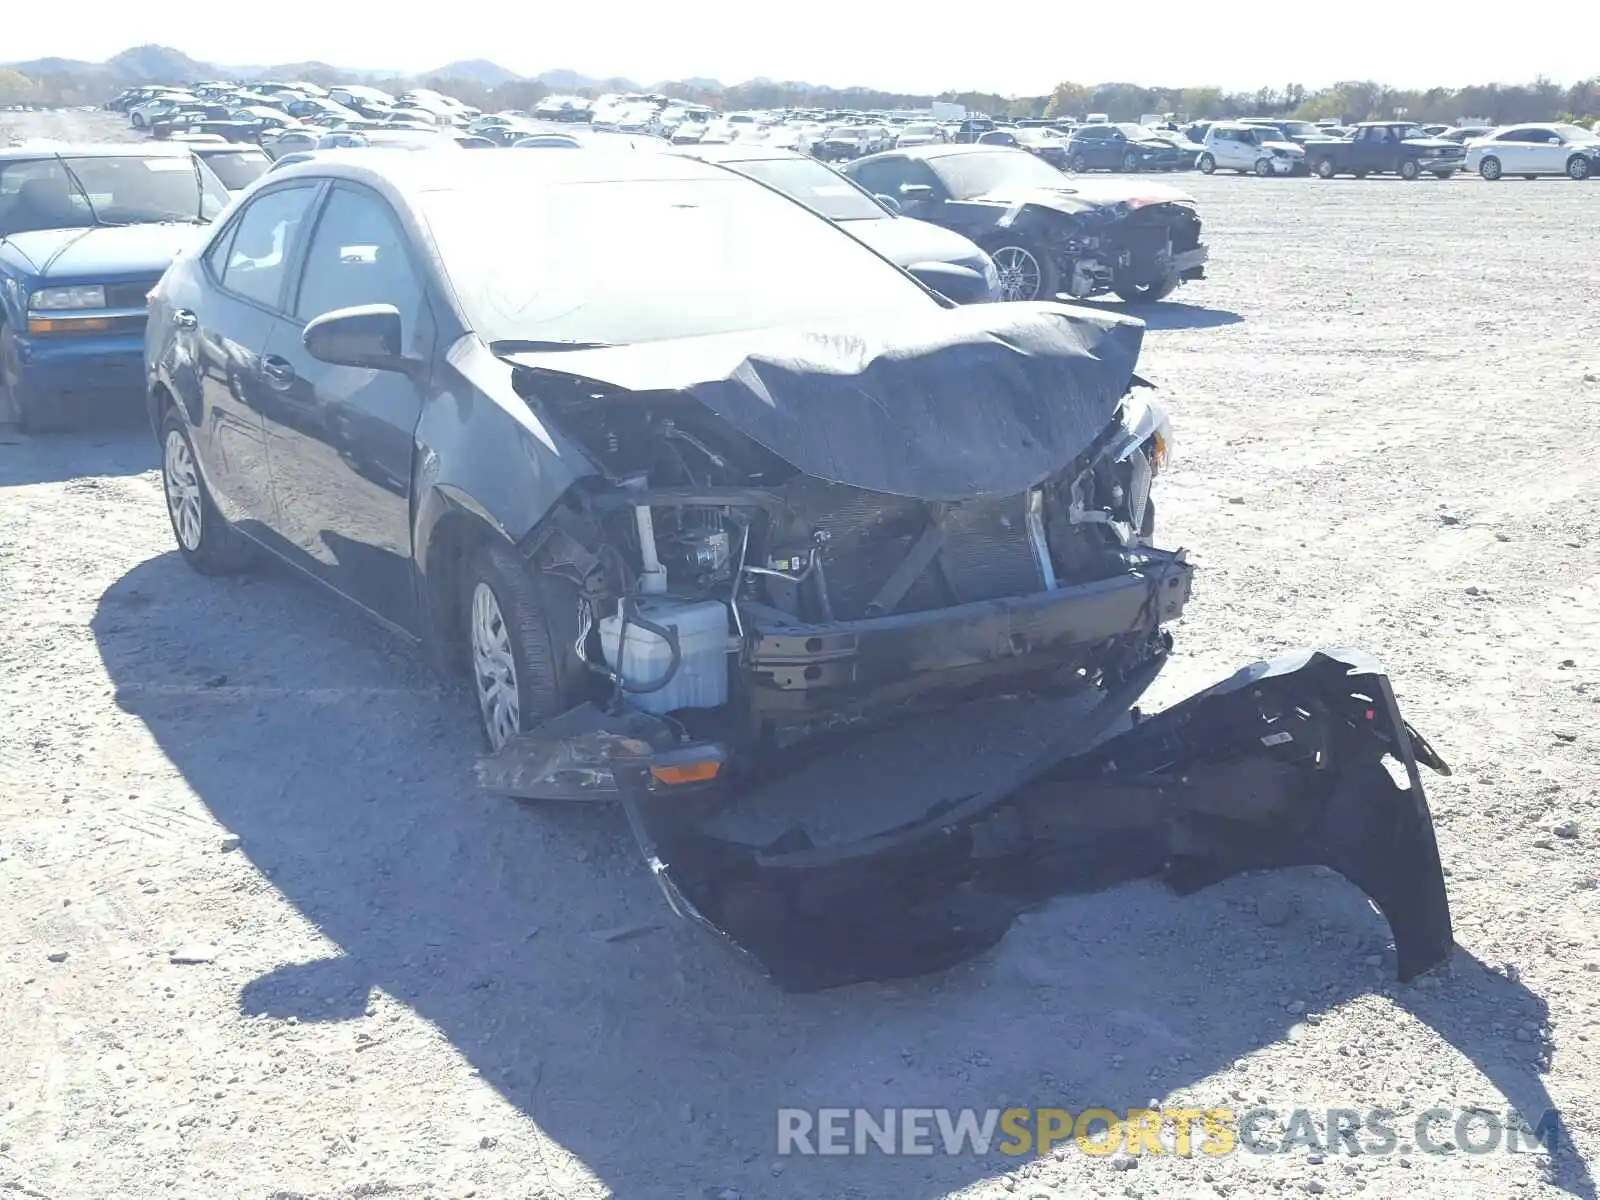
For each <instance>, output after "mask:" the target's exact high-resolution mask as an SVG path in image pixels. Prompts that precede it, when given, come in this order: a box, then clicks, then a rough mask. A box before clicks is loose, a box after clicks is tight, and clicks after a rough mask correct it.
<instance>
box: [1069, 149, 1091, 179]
mask: <svg viewBox="0 0 1600 1200" xmlns="http://www.w3.org/2000/svg"><path fill="white" fill-rule="evenodd" d="M1067 166H1069V167H1071V168H1072V170H1074V171H1076V172H1077V173H1078V174H1080V175H1082V174H1083V173H1084V172H1085V171H1087V170H1088V169H1089V160H1088V159H1087V158H1085V157H1084V156H1083V155H1081V154H1074V155H1073V156H1072V159H1071V161H1070V162H1068V163H1067Z"/></svg>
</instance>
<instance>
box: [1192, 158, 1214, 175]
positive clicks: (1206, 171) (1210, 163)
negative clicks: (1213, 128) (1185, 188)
mask: <svg viewBox="0 0 1600 1200" xmlns="http://www.w3.org/2000/svg"><path fill="white" fill-rule="evenodd" d="M1194 165H1195V166H1197V167H1199V168H1200V174H1202V175H1210V174H1211V173H1212V172H1213V171H1215V170H1216V169H1217V160H1216V159H1214V158H1212V157H1211V155H1209V154H1202V155H1201V156H1200V157H1199V158H1198V159H1196V160H1195V164H1194Z"/></svg>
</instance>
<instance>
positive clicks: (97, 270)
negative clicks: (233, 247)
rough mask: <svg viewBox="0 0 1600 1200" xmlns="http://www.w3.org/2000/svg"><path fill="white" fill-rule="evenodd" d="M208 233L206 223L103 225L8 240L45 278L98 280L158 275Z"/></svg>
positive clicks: (14, 236)
mask: <svg viewBox="0 0 1600 1200" xmlns="http://www.w3.org/2000/svg"><path fill="white" fill-rule="evenodd" d="M205 233H206V227H205V226H202V225H177V224H172V225H100V226H93V227H91V228H88V229H37V230H32V231H30V232H28V233H14V234H12V235H11V236H10V237H9V238H7V239H6V245H7V246H9V247H11V248H12V249H13V250H16V251H18V252H20V253H21V254H22V255H23V256H24V257H25V258H26V259H27V260H28V262H29V263H31V264H32V266H31V268H30V269H31V270H32V271H33V272H35V273H36V274H37V275H38V276H39V278H41V279H84V280H89V281H93V280H97V279H100V278H101V277H106V278H110V277H112V276H119V275H159V274H161V273H162V272H163V271H165V270H166V269H167V266H168V265H169V264H170V263H171V262H172V260H173V259H174V258H176V257H177V256H178V254H179V253H181V252H182V251H184V250H186V249H188V248H189V247H190V246H192V245H194V243H195V242H196V241H198V240H199V239H200V238H202V237H204V236H205Z"/></svg>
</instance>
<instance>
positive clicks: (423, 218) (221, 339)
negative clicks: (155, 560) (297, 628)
mask: <svg viewBox="0 0 1600 1200" xmlns="http://www.w3.org/2000/svg"><path fill="white" fill-rule="evenodd" d="M471 157H472V158H473V159H474V161H471V162H468V161H465V160H461V159H459V158H458V156H451V167H450V170H449V171H448V172H445V171H441V170H439V169H438V165H437V163H435V162H434V161H433V160H434V158H435V156H434V155H433V154H432V153H423V154H407V153H398V152H396V153H390V152H385V151H362V152H330V153H329V154H327V155H319V156H318V158H317V159H315V160H313V161H309V162H306V163H302V164H297V165H294V166H291V167H288V168H286V169H284V170H283V171H281V172H275V173H274V174H273V176H272V178H271V180H270V182H268V183H267V184H265V185H263V186H261V187H259V188H258V189H257V190H255V191H254V192H253V193H251V194H250V195H249V196H248V197H247V198H246V199H245V201H244V202H243V203H242V204H240V205H239V206H238V207H237V208H236V209H235V211H234V212H233V213H232V215H231V218H230V219H229V220H228V221H227V222H226V224H225V225H224V226H223V227H222V228H221V229H219V230H217V231H216V233H215V234H213V235H212V236H211V238H210V239H209V241H208V243H207V244H206V245H205V247H204V248H203V249H201V250H200V251H199V252H198V253H195V254H193V255H191V256H188V257H186V258H184V259H182V260H181V261H180V262H178V263H177V264H176V265H175V266H174V267H173V269H172V270H171V271H169V272H168V274H167V275H166V276H165V278H164V279H163V280H162V282H161V284H160V285H159V287H158V288H157V289H156V291H155V292H154V293H153V299H152V307H151V313H150V322H149V333H148V340H147V347H146V364H147V371H148V383H149V403H150V416H151V420H152V423H153V425H154V426H155V428H156V430H157V432H158V436H159V438H160V442H161V451H162V456H163V475H164V479H165V486H166V493H167V499H168V502H169V507H170V510H171V518H172V525H173V529H174V532H175V533H176V535H177V540H178V547H179V549H180V551H181V552H182V554H183V557H184V558H185V559H187V560H188V561H189V563H190V564H191V565H192V566H194V567H196V568H197V569H199V570H201V571H204V572H213V571H223V570H229V569H232V568H235V567H237V566H239V565H241V564H242V563H243V562H244V561H245V560H246V559H247V558H248V556H249V552H251V551H253V550H258V549H259V550H266V551H269V552H271V553H273V554H275V555H277V556H279V557H281V558H284V559H286V560H288V561H289V562H290V563H292V564H294V565H296V566H298V567H300V568H301V569H302V570H304V571H305V572H306V573H308V574H310V575H311V576H313V577H314V578H316V579H319V580H321V581H322V582H323V583H325V584H327V585H329V586H330V587H332V588H333V589H334V590H335V591H337V592H339V593H341V594H342V595H344V596H345V597H346V598H347V599H349V600H351V601H352V602H354V603H355V604H357V605H359V606H360V607H362V608H364V609H366V610H367V611H368V612H369V613H371V614H372V615H373V616H375V617H377V618H378V619H380V620H382V621H383V622H385V623H386V624H388V625H389V626H391V627H392V628H394V629H396V630H399V631H400V632H402V633H403V634H405V635H406V636H408V637H409V638H411V639H413V640H415V641H417V642H419V643H421V644H423V645H424V646H426V647H427V648H429V649H430V650H432V651H433V652H434V655H435V657H436V659H437V660H438V661H439V662H441V663H442V664H445V665H448V666H451V667H454V668H458V669H462V670H464V671H465V672H466V673H468V674H469V675H470V677H471V678H472V679H473V681H474V682H475V686H476V694H477V698H478V702H479V706H480V709H481V715H482V718H483V725H484V734H485V737H486V739H487V741H488V743H489V745H490V747H492V748H500V747H502V746H504V745H506V744H507V742H509V741H510V740H512V739H514V738H516V737H517V736H518V735H520V734H524V733H526V732H528V731H529V730H533V729H535V728H536V727H540V726H541V723H542V722H549V721H550V720H551V719H553V718H560V717H562V716H563V715H564V714H571V713H573V712H574V711H575V710H580V709H584V706H586V705H590V706H592V705H600V706H601V707H602V708H604V707H605V706H606V704H607V703H608V702H611V701H615V702H616V704H615V705H613V706H612V709H611V710H610V711H614V712H624V713H625V714H627V716H628V719H629V720H630V721H634V722H636V721H637V719H638V718H641V717H644V716H652V717H655V718H658V719H659V718H665V717H666V716H667V715H668V714H672V719H671V720H670V722H668V721H666V720H662V721H661V724H660V727H659V729H657V730H656V732H657V733H659V734H660V735H661V736H662V738H663V739H664V741H663V743H662V747H661V748H662V749H663V751H664V752H665V751H674V752H675V751H678V750H681V749H684V748H685V747H688V746H691V745H692V746H697V747H701V748H704V749H706V752H707V753H714V754H715V755H717V756H719V757H718V759H717V761H718V762H719V763H720V762H721V761H723V759H722V758H721V757H720V756H724V755H725V757H726V761H727V763H728V776H732V775H735V774H737V773H738V771H739V770H740V769H742V768H743V767H745V766H747V765H749V764H750V763H752V762H754V761H755V760H756V759H757V758H758V757H759V754H760V748H761V747H763V746H771V745H776V744H780V743H781V744H792V743H794V742H795V741H797V740H803V739H805V738H806V737H808V736H809V735H810V734H812V733H814V732H817V731H820V730H823V729H826V728H828V727H830V726H832V725H834V724H837V723H838V722H839V721H841V720H844V719H846V718H848V719H850V720H860V721H870V720H871V719H872V718H873V717H874V716H877V715H882V714H884V713H887V712H889V711H891V710H892V711H900V710H902V709H904V708H905V707H906V706H907V705H908V704H912V703H914V702H917V701H921V702H928V703H936V702H941V701H947V700H949V699H951V698H952V697H955V696H962V695H972V694H982V693H984V692H985V691H991V692H992V691H995V690H1011V691H1015V690H1016V689H1017V688H1019V687H1023V686H1025V685H1027V684H1029V683H1033V682H1039V681H1043V680H1047V679H1052V678H1055V677H1058V676H1061V677H1065V678H1072V679H1097V678H1099V676H1100V675H1101V674H1102V672H1105V671H1108V670H1112V669H1113V668H1114V667H1116V665H1117V664H1119V663H1121V662H1124V661H1125V660H1128V659H1130V657H1142V656H1144V655H1145V654H1147V652H1148V651H1149V648H1150V647H1151V646H1152V645H1154V644H1157V643H1158V642H1159V639H1160V627H1161V626H1162V625H1163V624H1164V623H1165V622H1167V621H1169V620H1171V619H1172V618H1173V617H1175V616H1176V615H1177V614H1178V612H1179V611H1180V610H1181V608H1182V607H1183V600H1184V597H1185V596H1186V594H1187V590H1188V572H1189V569H1188V567H1187V566H1185V565H1184V564H1183V563H1182V562H1181V560H1180V559H1178V558H1177V557H1175V556H1173V555H1171V554H1166V553H1164V552H1161V551H1158V550H1156V549H1154V548H1152V547H1151V545H1150V536H1151V528H1152V524H1151V523H1152V520H1153V508H1152V506H1151V505H1150V503H1149V500H1148V497H1149V492H1150V482H1151V478H1152V476H1153V475H1154V473H1155V472H1156V471H1157V470H1159V468H1160V466H1161V463H1162V461H1163V450H1162V446H1163V444H1164V443H1163V441H1162V439H1163V437H1164V436H1165V434H1164V428H1165V417H1164V415H1163V414H1162V412H1161V410H1160V408H1159V407H1158V406H1156V405H1154V404H1153V403H1152V402H1151V401H1149V400H1147V399H1144V398H1143V397H1136V398H1129V393H1130V387H1131V386H1132V378H1133V368H1134V363H1135V360H1136V357H1137V354H1138V349H1139V343H1140V337H1141V333H1142V327H1141V326H1140V325H1139V323H1137V322H1132V321H1128V320H1126V319H1124V318H1117V317H1114V316H1110V315H1106V316H1098V315H1095V316H1090V315H1086V314H1081V313H1078V312H1077V311H1075V310H1072V309H1068V308H1064V307H1061V306H1057V305H1052V304H1034V305H1005V306H1001V305H969V306H960V307H958V306H956V305H954V304H952V303H951V302H950V301H948V300H945V299H944V298H942V297H940V296H938V295H937V294H936V293H935V292H933V291H932V290H930V289H929V288H927V287H926V286H924V285H922V284H920V283H919V282H917V280H915V279H914V278H912V277H911V276H909V275H907V274H905V273H903V272H902V271H900V270H899V269H897V268H896V267H894V266H892V265H891V264H890V263H888V262H887V261H885V260H884V259H882V258H880V257H878V255H876V254H875V253H873V252H872V251H871V250H868V249H867V248H866V247H865V246H863V245H861V244H860V243H859V242H857V241H856V240H855V239H854V238H852V237H850V236H849V235H848V234H845V233H843V232H842V231H840V230H839V229H838V228H837V227H836V226H835V225H833V224H832V223H831V222H829V221H827V220H825V219H824V218H822V217H820V216H818V215H817V214H815V213H813V212H812V211H810V210H809V209H807V208H805V207H804V206H802V205H800V204H798V203H796V202H794V201H792V200H790V199H788V198H786V197H784V196H782V195H780V194H778V193H777V192H775V191H773V190H771V189H769V188H766V187H764V186H762V185H760V184H757V183H755V182H753V181H751V180H748V179H744V178H742V177H740V176H738V175H736V174H734V173H733V172H731V171H726V170H723V169H722V168H720V167H717V166H713V165H710V164H707V163H702V162H697V161H693V160H691V159H688V158H685V157H680V156H678V155H664V154H663V155H655V154H651V155H640V154H638V153H629V152H616V153H612V152H607V151H601V150H596V151H594V152H593V153H589V152H585V153H583V154H522V155H515V154H514V155H482V156H471ZM480 158H481V159H482V160H484V161H481V162H480V161H476V160H477V159H480ZM778 282H781V286H774V284H775V283H778ZM1090 514H1093V515H1090ZM1158 584H1159V586H1158ZM630 727H632V726H630ZM647 740H648V739H647ZM708 761H709V760H708ZM700 769H703V770H706V771H710V770H711V769H710V767H705V766H702V767H701V768H700ZM711 774H713V775H715V776H717V777H719V778H725V777H724V775H723V768H722V766H720V765H719V766H718V767H717V768H716V770H715V771H714V772H711ZM581 775H582V773H581V772H580V773H578V774H577V775H573V774H571V773H564V772H556V773H555V774H554V775H552V777H551V779H550V780H548V781H547V782H548V790H549V791H550V793H552V794H561V793H563V792H565V791H570V790H573V788H574V787H575V786H576V784H575V780H577V779H578V778H579V777H580V776H581ZM707 778H709V776H707ZM701 781H702V780H700V779H698V778H697V779H686V780H684V782H695V783H698V782H701ZM589 782H590V784H593V785H594V786H601V787H603V786H604V781H602V780H598V779H595V780H590V781H589ZM578 790H580V791H581V790H583V789H582V788H581V787H580V788H578Z"/></svg>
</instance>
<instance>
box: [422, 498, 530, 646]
mask: <svg viewBox="0 0 1600 1200" xmlns="http://www.w3.org/2000/svg"><path fill="white" fill-rule="evenodd" d="M423 507H426V508H427V509H428V510H430V511H429V512H428V513H427V515H426V516H425V517H423V518H422V519H421V520H419V526H420V537H421V538H422V539H423V540H421V541H419V542H418V547H419V549H418V553H417V556H416V565H417V570H418V574H419V581H418V582H419V588H418V591H419V595H420V599H421V600H422V602H423V611H424V621H423V624H424V633H425V635H426V636H425V637H424V639H423V641H424V644H425V646H426V649H427V651H428V654H429V657H430V658H432V659H433V661H434V664H435V665H436V666H438V667H439V668H440V669H441V670H442V671H444V672H445V673H446V674H454V673H455V672H456V671H457V669H458V668H460V667H462V666H463V665H464V664H465V662H466V642H465V641H464V639H463V631H464V630H465V628H466V622H465V614H464V613H463V611H462V597H461V592H460V589H459V587H457V586H456V585H457V583H458V581H459V580H460V578H461V575H462V572H463V571H464V569H465V567H466V564H467V561H468V560H469V559H470V558H471V557H472V555H473V554H474V553H475V552H476V551H477V549H478V547H480V546H484V545H490V544H493V543H497V542H498V543H500V544H502V545H505V546H510V547H514V546H515V544H516V543H515V542H514V541H513V540H512V539H511V538H510V537H508V536H507V534H506V531H505V529H504V528H503V527H502V526H499V525H497V524H496V523H495V522H494V521H493V519H491V518H490V517H489V516H488V514H486V513H485V512H483V511H482V509H480V508H478V507H476V506H475V505H472V504H470V503H463V502H462V501H461V498H460V497H457V496H455V495H452V494H451V493H450V492H449V491H448V490H444V489H440V490H438V491H436V492H434V493H433V495H432V497H431V503H428V504H426V505H424V506H423ZM420 515H421V514H419V516H420Z"/></svg>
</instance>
